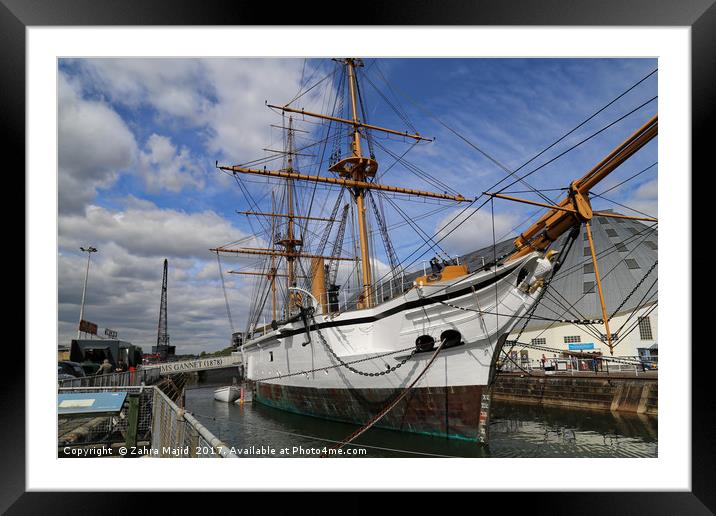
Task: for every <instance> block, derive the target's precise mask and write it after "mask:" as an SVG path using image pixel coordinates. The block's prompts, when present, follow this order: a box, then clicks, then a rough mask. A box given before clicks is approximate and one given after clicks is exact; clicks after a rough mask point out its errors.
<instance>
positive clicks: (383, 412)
mask: <svg viewBox="0 0 716 516" xmlns="http://www.w3.org/2000/svg"><path fill="white" fill-rule="evenodd" d="M445 340H446V339H442V340H441V341H440V345H439V346H438V347H437V349H436V350H435V353H433V356H432V357H430V360H429V361H428V363H427V364H426V365H425V368H424V369H423V370H422V371H421V372H420V374H419V375H418V376H417V377H416V378H415V379H414V380H413V381H412V382H411V383H410V385H408V386H407V387H406V388H405V389H403V392H401V393H400V394H399V395H398V396H397V397H396V398H395V399H394V400H393V401H391V402H390V403H389V404H388V405H387V406H386V407H385V408H384V409H383V410H381V411H380V412H378V414H376V415H375V416H373V418H372V419H371V420H370V421H368V422H367V423H366V424H365V425H363V426H362V427H360V428H359V429H358V430H356V431H355V432H353V433H352V434H351V435H349V436H348V437H346V438H345V439H344V440H343V441H341V442H340V443H338V444H337V445H335V446H333V447H332V448H331V449H332V450H340V449H341V448H343V447H344V446H345V445H346V444H349V443H350V442H352V441H354V440H355V439H357V438H358V437H360V436H361V435H363V434H364V433H365V432H367V431H368V430H369V429H370V428H371V427H373V425H375V424H376V423H377V422H378V421H380V420H381V419H383V417H385V415H386V414H388V412H390V411H391V410H393V409H394V408H395V406H396V405H397V404H398V403H400V402H401V401H402V400H403V398H405V397H406V396H407V395H408V393H409V392H410V391H412V390H413V387H414V386H415V384H417V383H418V382H419V381H420V380H421V379H422V377H423V376H424V375H425V373H427V372H428V369H430V366H432V365H433V362H435V359H436V358H437V357H438V354H439V353H440V351H441V350H442V349H443V346H444V345H445ZM325 456H326V455H325V454H322V455H321V457H325Z"/></svg>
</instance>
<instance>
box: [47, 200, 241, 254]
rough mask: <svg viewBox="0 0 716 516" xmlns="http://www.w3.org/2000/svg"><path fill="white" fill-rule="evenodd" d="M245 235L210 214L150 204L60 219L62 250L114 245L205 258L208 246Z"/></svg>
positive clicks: (91, 208) (99, 209)
mask: <svg viewBox="0 0 716 516" xmlns="http://www.w3.org/2000/svg"><path fill="white" fill-rule="evenodd" d="M245 236H246V235H245V234H244V233H242V232H241V231H239V230H238V229H236V228H234V227H233V226H232V225H231V223H230V222H229V221H227V220H226V219H224V218H223V217H221V216H219V215H218V214H216V213H214V212H213V211H203V212H198V213H186V212H183V211H179V210H173V209H162V208H157V207H156V206H154V205H151V204H149V203H145V204H144V205H143V206H137V205H132V206H127V207H125V209H124V210H123V211H118V210H116V211H115V210H110V209H107V208H102V207H99V206H89V207H88V208H87V210H86V213H85V214H82V215H79V214H72V215H65V216H61V217H60V219H59V237H60V238H59V243H60V247H61V248H62V247H69V248H73V249H76V248H77V247H78V246H80V245H84V244H86V243H88V242H91V243H92V244H93V245H102V244H103V243H107V242H113V243H115V244H117V245H118V246H120V247H122V248H123V249H126V250H127V251H128V252H129V253H131V254H134V255H137V256H177V257H202V258H203V257H206V256H207V255H208V253H209V249H210V248H212V247H216V246H218V245H222V244H224V243H227V242H233V241H236V240H239V239H241V238H243V237H245Z"/></svg>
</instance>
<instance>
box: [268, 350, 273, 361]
mask: <svg viewBox="0 0 716 516" xmlns="http://www.w3.org/2000/svg"><path fill="white" fill-rule="evenodd" d="M269 362H273V351H269Z"/></svg>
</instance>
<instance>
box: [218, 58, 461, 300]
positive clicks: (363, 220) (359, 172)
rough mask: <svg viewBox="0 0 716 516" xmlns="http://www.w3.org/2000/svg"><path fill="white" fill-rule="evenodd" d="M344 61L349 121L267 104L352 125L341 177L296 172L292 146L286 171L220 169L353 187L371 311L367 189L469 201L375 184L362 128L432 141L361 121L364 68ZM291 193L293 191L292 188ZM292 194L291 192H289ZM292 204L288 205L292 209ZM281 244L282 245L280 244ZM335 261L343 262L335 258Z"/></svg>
mask: <svg viewBox="0 0 716 516" xmlns="http://www.w3.org/2000/svg"><path fill="white" fill-rule="evenodd" d="M339 62H341V63H342V64H343V65H344V66H345V67H346V72H347V79H348V80H347V82H348V92H349V94H350V110H351V117H350V119H343V118H338V117H334V116H329V115H324V114H320V113H312V112H310V111H306V110H304V109H295V108H291V107H289V106H275V105H271V104H268V107H271V108H276V109H280V110H281V111H282V112H284V113H297V114H301V115H303V116H310V117H315V118H319V119H323V120H330V121H333V122H338V123H342V124H347V125H349V126H351V132H350V142H351V155H350V156H348V157H346V158H343V159H341V160H340V161H338V162H337V163H334V164H333V165H332V166H330V167H329V170H330V171H331V172H335V173H336V174H337V175H338V176H339V177H323V176H313V175H306V174H300V173H298V172H296V171H295V170H293V165H292V149H291V147H290V146H289V151H288V156H289V158H288V166H287V167H286V168H285V169H283V170H266V169H265V168H264V169H251V168H247V167H241V166H222V167H218V168H219V169H221V170H225V171H227V172H231V173H233V174H236V173H242V174H255V175H263V176H269V177H277V178H283V179H286V180H287V181H289V183H290V182H291V181H293V180H302V181H315V182H318V183H326V184H333V185H341V186H345V187H347V188H350V189H351V191H352V194H353V200H354V201H355V203H356V208H357V209H356V212H357V219H358V235H359V244H360V262H361V290H362V292H361V295H360V297H359V300H358V307H359V308H370V307H372V306H373V305H374V300H373V296H372V284H373V271H372V267H371V249H370V243H369V242H370V240H369V237H368V223H367V216H366V199H365V192H366V190H369V189H370V190H380V191H386V192H393V193H399V194H406V195H414V196H419V197H430V198H435V199H442V200H451V201H457V202H463V201H467V200H468V199H466V198H464V197H463V196H462V195H459V194H458V195H450V194H447V193H437V192H426V191H422V190H417V189H412V188H401V187H396V186H391V185H383V184H379V183H375V182H374V181H372V180H371V179H372V178H373V177H374V176H375V174H376V172H377V170H378V163H377V162H376V160H375V159H374V158H373V157H372V156H371V157H368V156H364V155H363V152H362V148H361V137H362V136H361V130H362V129H368V130H373V131H379V132H384V133H387V134H393V135H397V136H402V137H404V138H410V139H413V140H415V141H431V140H430V139H429V138H425V137H423V136H421V135H420V134H418V133H414V134H413V133H408V132H401V131H396V130H393V129H388V128H385V127H380V126H376V125H371V124H368V123H366V122H365V121H362V120H360V117H359V113H358V103H359V98H358V95H359V94H358V81H357V77H356V68H357V67H361V66H363V64H362V62H361V61H360V60H357V59H353V58H347V59H343V60H341V61H339ZM290 124H291V120H289V143H290V142H291V138H292V136H291V132H292V129H291V125H290ZM288 188H289V192H290V190H291V188H290V186H289V187H288ZM289 195H290V193H289ZM290 204H291V203H290V202H289V210H290ZM292 219H293V216H290V215H289V235H287V238H286V240H289V241H290V240H293V236H291V235H290V231H291V228H292V226H293V220H292ZM279 243H280V242H279ZM284 247H285V248H286V249H285V251H286V254H285V255H283V256H286V257H287V260H288V261H289V263H290V262H291V261H292V260H293V256H294V253H295V252H296V248H295V247H293V248H289V247H288V246H284ZM332 258H333V259H340V258H335V257H332ZM290 268H291V266H290V265H289V283H290V281H291V279H290V278H291V277H293V275H292V272H291V271H290Z"/></svg>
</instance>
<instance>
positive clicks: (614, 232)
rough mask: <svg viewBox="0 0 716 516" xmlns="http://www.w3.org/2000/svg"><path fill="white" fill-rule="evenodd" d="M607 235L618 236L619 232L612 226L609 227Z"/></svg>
mask: <svg viewBox="0 0 716 516" xmlns="http://www.w3.org/2000/svg"><path fill="white" fill-rule="evenodd" d="M607 235H608V236H610V237H616V236H617V232H616V230H614V229H612V228H609V229H607Z"/></svg>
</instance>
